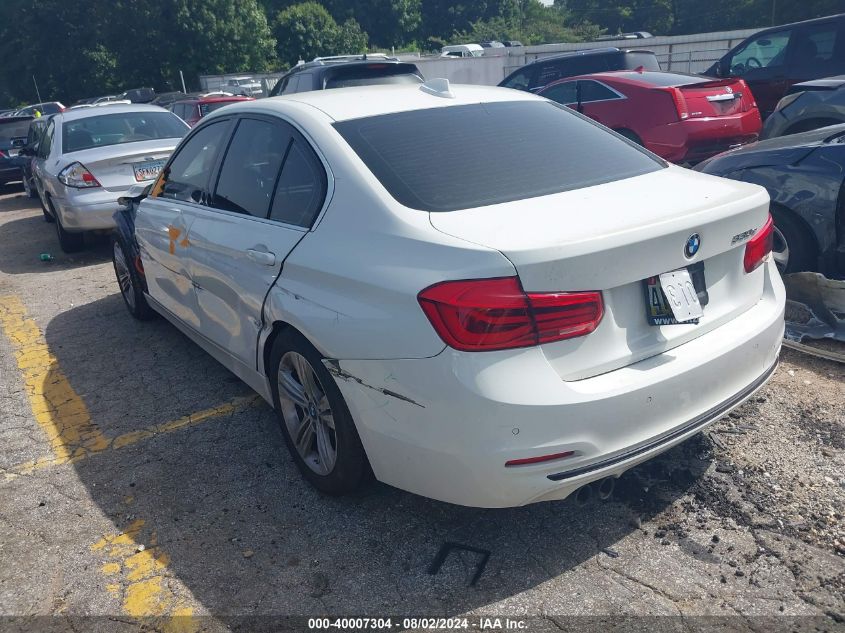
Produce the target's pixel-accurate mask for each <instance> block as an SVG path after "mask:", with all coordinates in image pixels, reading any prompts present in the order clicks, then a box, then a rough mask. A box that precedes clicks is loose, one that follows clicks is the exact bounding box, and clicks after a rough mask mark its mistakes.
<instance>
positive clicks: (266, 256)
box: [246, 248, 276, 266]
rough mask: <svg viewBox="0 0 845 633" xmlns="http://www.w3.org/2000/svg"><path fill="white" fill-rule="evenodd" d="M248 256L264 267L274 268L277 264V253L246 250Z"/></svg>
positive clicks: (252, 249)
mask: <svg viewBox="0 0 845 633" xmlns="http://www.w3.org/2000/svg"><path fill="white" fill-rule="evenodd" d="M246 255H247V257H249V258H250V259H251V260H252V261H254V262H255V263H257V264H261V265H263V266H274V265H275V264H276V253H270V252H269V251H259V250H256V249H254V248H248V249H246Z"/></svg>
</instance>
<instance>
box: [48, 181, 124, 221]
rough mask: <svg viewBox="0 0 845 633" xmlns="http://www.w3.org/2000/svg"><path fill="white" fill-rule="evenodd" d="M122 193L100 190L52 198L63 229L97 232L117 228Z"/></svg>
mask: <svg viewBox="0 0 845 633" xmlns="http://www.w3.org/2000/svg"><path fill="white" fill-rule="evenodd" d="M121 195H123V194H121V193H118V192H113V191H106V190H102V189H101V190H99V191H91V192H85V193H74V194H73V195H72V196H71V197H67V198H52V201H53V205H54V207H55V208H56V212H57V213H58V214H59V216H60V217H61V221H62V227H64V229H65V230H66V231H69V232H80V231H97V230H107V229H113V228H114V227H115V222H114V213H115V211H117V209H118V208H119V206H120V205H119V204H118V203H117V199H118V197H120V196H121Z"/></svg>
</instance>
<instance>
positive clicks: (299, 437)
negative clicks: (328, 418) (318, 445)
mask: <svg viewBox="0 0 845 633" xmlns="http://www.w3.org/2000/svg"><path fill="white" fill-rule="evenodd" d="M313 442H314V420H313V419H312V418H311V417H310V416H305V417H304V418H303V419H302V423H301V424H300V425H299V428H298V429H297V430H296V438H295V439H294V443H295V444H296V450H298V451H299V454H300V455H302V457H303V458H306V457H308V455H309V454H310V453H311V445H312V444H313Z"/></svg>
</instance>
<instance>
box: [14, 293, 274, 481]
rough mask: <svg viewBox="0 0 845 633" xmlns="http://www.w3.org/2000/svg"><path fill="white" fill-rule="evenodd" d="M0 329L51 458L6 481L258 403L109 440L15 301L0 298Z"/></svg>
mask: <svg viewBox="0 0 845 633" xmlns="http://www.w3.org/2000/svg"><path fill="white" fill-rule="evenodd" d="M0 329H2V330H3V331H4V332H5V334H6V336H7V337H8V339H9V341H11V343H12V348H13V350H14V353H15V358H16V359H17V363H18V368H19V369H20V371H21V373H22V375H23V379H24V384H25V386H26V392H27V396H28V397H29V403H30V406H31V407H32V413H33V415H34V416H35V420H36V422H37V423H38V425H39V426H40V427H41V428H42V429H43V430H44V433H45V435H46V436H47V438H48V440H49V442H50V449H51V451H52V455H49V456H45V457H39V458H38V459H33V460H30V461H27V462H24V463H22V464H17V465H16V466H12V467H11V468H8V469H4V480H5V481H9V480H11V479H14V478H15V477H17V476H19V475H28V474H30V473H32V472H33V471H35V470H39V469H41V468H49V467H51V466H56V465H59V464H68V463H75V462H78V461H80V460H83V459H85V458H87V457H90V456H91V455H95V454H97V453H101V452H103V451H106V450H109V449H115V450H116V449H120V448H125V447H126V446H131V445H133V444H137V443H138V442H140V441H142V440H147V439H150V438H152V437H156V436H158V435H162V434H165V433H173V432H174V431H178V430H180V429H185V428H189V427H192V426H197V425H198V424H202V423H203V422H206V421H208V420H211V419H214V418H217V417H220V416H224V415H229V414H232V413H235V412H236V411H240V410H242V409H245V408H247V407H250V406H252V405H254V404H256V403H257V402H259V401H260V400H261V399H260V397H259V396H256V395H253V396H245V397H241V398H235V399H234V400H232V401H230V402H227V403H225V404H221V405H218V406H216V407H211V408H208V409H204V410H202V411H197V412H195V413H191V414H190V415H186V416H183V417H181V418H178V419H176V420H172V421H170V422H165V423H163V424H154V425H153V426H149V427H146V428H143V429H140V430H138V431H132V432H130V433H124V434H123V435H118V436H117V437H114V438H109V437H106V436H105V435H103V433H102V432H101V431H100V429H99V428H98V427H97V425H96V424H94V423H93V422H92V421H91V415H90V414H89V412H88V407H86V406H85V403H84V402H83V401H82V398H80V397H79V395H78V394H77V393H76V392H75V391H74V390H73V387H71V385H70V382H69V381H68V379H67V377H66V376H65V375H64V373H62V370H61V367H60V366H59V363H58V361H57V360H56V357H55V356H53V354H51V353H50V350H49V348H48V347H47V341H46V340H45V338H44V335H43V333H42V332H41V330H40V329H39V328H38V325H36V323H35V321H33V320H32V319H31V318H30V317H29V316H28V315H27V311H26V307H25V306H24V304H23V302H22V301H21V300H20V299H19V298H18V297H17V296H14V295H3V296H0Z"/></svg>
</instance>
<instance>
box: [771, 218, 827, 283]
mask: <svg viewBox="0 0 845 633" xmlns="http://www.w3.org/2000/svg"><path fill="white" fill-rule="evenodd" d="M772 219H773V220H774V221H775V238H774V245H773V248H772V256H773V257H774V259H775V263H776V264H777V266H778V270H780V273H781V274H782V275H787V274H789V273H798V272H802V271H805V270H815V269H816V245H815V243H814V241H813V236H812V235H811V234H810V232H809V230H808V229H807V228H806V227H804V226H803V225H802V224H801V222H800V220H798V219H797V218H796V217H795V216H793V215H792V213H791V212H790V211H787V210H785V209H778V208H775V207H772Z"/></svg>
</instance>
